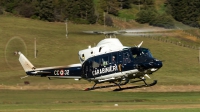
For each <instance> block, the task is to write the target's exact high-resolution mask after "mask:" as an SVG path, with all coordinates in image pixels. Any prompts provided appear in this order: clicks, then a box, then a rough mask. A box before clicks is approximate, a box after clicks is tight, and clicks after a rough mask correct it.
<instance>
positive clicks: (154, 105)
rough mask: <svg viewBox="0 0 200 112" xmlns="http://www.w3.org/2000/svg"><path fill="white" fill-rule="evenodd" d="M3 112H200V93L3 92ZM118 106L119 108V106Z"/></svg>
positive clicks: (0, 104) (0, 106)
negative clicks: (191, 111)
mask: <svg viewBox="0 0 200 112" xmlns="http://www.w3.org/2000/svg"><path fill="white" fill-rule="evenodd" d="M0 99H1V100H0V111H22V112H25V111H75V112H76V111H97V112H102V111H117V112H124V111H130V110H132V111H137V112H142V111H149V112H151V111H159V110H164V111H166V112H168V111H172V110H174V111H183V112H184V111H185V110H188V111H189V110H194V111H197V110H198V109H199V107H197V106H198V105H199V101H200V96H199V93H143V92H141V93H132V92H95V91H91V92H86V91H77V90H68V91H66V90H17V91H15V90H1V93H0ZM115 104H118V106H115Z"/></svg>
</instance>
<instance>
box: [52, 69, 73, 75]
mask: <svg viewBox="0 0 200 112" xmlns="http://www.w3.org/2000/svg"><path fill="white" fill-rule="evenodd" d="M54 75H61V76H63V75H69V70H54Z"/></svg>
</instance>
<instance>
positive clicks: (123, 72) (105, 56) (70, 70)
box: [17, 38, 162, 90]
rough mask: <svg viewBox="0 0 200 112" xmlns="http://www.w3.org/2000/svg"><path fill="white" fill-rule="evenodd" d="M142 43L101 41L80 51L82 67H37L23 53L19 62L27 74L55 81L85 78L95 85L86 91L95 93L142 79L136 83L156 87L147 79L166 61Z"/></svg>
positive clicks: (79, 65) (106, 39) (108, 39)
mask: <svg viewBox="0 0 200 112" xmlns="http://www.w3.org/2000/svg"><path fill="white" fill-rule="evenodd" d="M141 45H142V42H141V43H140V44H139V45H138V46H135V47H127V46H123V45H122V43H121V42H120V41H119V40H118V39H117V38H105V39H103V40H102V41H100V42H99V43H98V44H97V46H95V47H92V48H91V47H90V46H89V47H88V48H87V49H84V50H81V51H79V53H78V54H79V59H80V63H79V64H72V65H69V66H58V67H44V68H36V67H35V66H33V65H32V64H31V62H30V61H29V60H28V59H27V58H26V57H25V56H24V55H23V54H22V53H21V52H17V54H19V61H20V63H21V65H22V67H23V68H24V70H25V72H26V74H27V75H30V76H42V77H48V78H49V79H51V78H66V79H69V78H73V79H77V80H79V79H85V80H88V81H93V82H94V83H95V84H94V86H93V87H91V88H87V89H86V90H94V89H100V88H108V87H113V86H118V87H119V89H116V90H123V89H131V88H132V87H128V88H121V86H122V85H126V84H127V83H128V82H130V80H131V79H138V80H135V81H133V82H134V83H135V82H139V81H143V82H144V86H153V85H155V84H156V83H157V81H156V80H154V82H153V83H151V84H147V83H146V81H145V80H146V79H145V76H146V77H148V78H150V77H149V75H151V74H152V73H154V72H156V71H157V70H159V69H160V68H161V67H162V61H160V60H158V59H156V58H154V57H153V56H152V54H151V52H150V50H149V49H147V48H142V47H141ZM104 82H110V83H113V85H107V86H98V87H96V85H97V84H99V83H104Z"/></svg>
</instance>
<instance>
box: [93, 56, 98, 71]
mask: <svg viewBox="0 0 200 112" xmlns="http://www.w3.org/2000/svg"><path fill="white" fill-rule="evenodd" d="M99 66H100V61H99V57H95V58H94V60H93V62H92V67H93V68H97V67H99Z"/></svg>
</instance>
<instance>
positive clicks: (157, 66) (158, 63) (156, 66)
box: [154, 59, 163, 69]
mask: <svg viewBox="0 0 200 112" xmlns="http://www.w3.org/2000/svg"><path fill="white" fill-rule="evenodd" d="M162 66H163V64H162V61H160V60H157V59H155V60H154V67H155V68H158V69H159V68H161V67H162Z"/></svg>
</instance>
